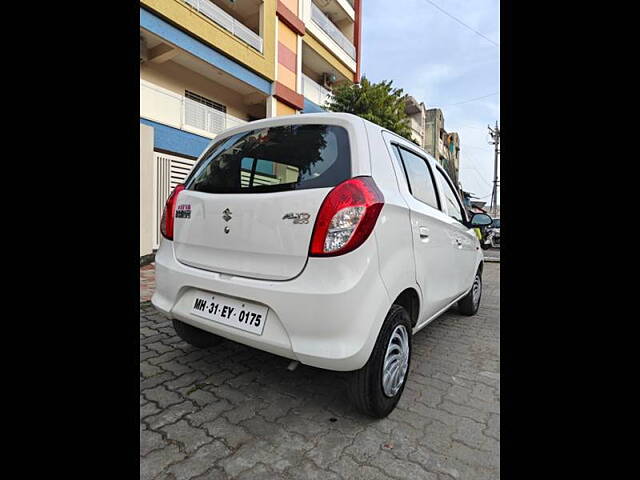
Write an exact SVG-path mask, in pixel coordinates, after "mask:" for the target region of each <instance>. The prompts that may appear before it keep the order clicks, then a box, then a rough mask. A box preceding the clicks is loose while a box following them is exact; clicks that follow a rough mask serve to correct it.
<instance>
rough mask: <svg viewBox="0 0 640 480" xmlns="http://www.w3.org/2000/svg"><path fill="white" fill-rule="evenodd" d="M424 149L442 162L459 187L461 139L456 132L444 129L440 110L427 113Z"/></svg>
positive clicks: (435, 109) (431, 110) (433, 109)
mask: <svg viewBox="0 0 640 480" xmlns="http://www.w3.org/2000/svg"><path fill="white" fill-rule="evenodd" d="M423 148H424V149H425V150H426V151H427V152H429V153H430V154H431V155H433V157H434V158H435V159H437V160H438V161H439V162H440V164H441V165H442V166H443V167H444V169H445V170H446V171H447V173H448V174H449V176H450V177H451V180H453V182H454V183H455V184H456V185H458V183H459V182H458V172H459V171H460V137H459V136H458V134H457V133H456V132H447V131H446V130H445V129H444V115H443V114H442V110H440V109H439V108H431V109H429V110H427V112H426V120H425V143H424V146H423Z"/></svg>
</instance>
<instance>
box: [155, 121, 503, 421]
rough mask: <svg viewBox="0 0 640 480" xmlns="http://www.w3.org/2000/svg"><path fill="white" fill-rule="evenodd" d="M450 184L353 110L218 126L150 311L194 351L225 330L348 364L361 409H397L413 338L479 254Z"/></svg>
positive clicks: (344, 367)
mask: <svg viewBox="0 0 640 480" xmlns="http://www.w3.org/2000/svg"><path fill="white" fill-rule="evenodd" d="M489 223H491V218H490V217H488V216H487V215H484V214H480V215H476V216H474V217H473V219H468V218H467V215H466V212H465V209H464V208H463V206H462V203H461V201H460V198H459V196H458V194H457V193H456V189H455V188H454V186H453V184H452V182H451V180H450V179H449V177H448V176H447V174H446V173H445V171H444V170H443V169H442V168H441V167H440V166H439V165H438V164H437V162H436V161H435V160H434V159H433V158H432V157H430V156H429V155H428V154H426V153H425V152H424V151H423V150H421V149H420V148H418V147H417V146H416V145H415V144H413V143H411V142H409V141H407V140H405V139H404V138H402V137H400V136H398V135H396V134H394V133H392V132H390V131H387V130H385V129H383V128H381V127H379V126H377V125H375V124H373V123H371V122H368V121H366V120H363V119H362V118H360V117H357V116H354V115H350V114H343V113H318V114H305V115H297V116H289V117H280V118H272V119H265V120H259V121H255V122H251V123H248V124H246V125H243V126H241V127H237V128H233V129H230V130H227V131H225V132H223V133H222V134H220V135H219V136H218V137H217V138H216V139H215V141H214V142H212V144H211V145H210V146H209V147H208V148H207V149H206V150H205V152H204V153H203V154H202V156H201V157H200V159H199V161H198V162H197V164H196V165H195V167H194V169H193V171H192V172H191V173H190V175H189V176H188V178H187V179H186V180H185V182H184V184H183V185H179V186H178V187H176V189H175V190H174V191H173V192H172V194H171V196H170V197H169V199H168V200H167V202H166V206H165V212H164V215H163V218H162V224H161V231H162V235H163V236H164V238H163V240H162V242H161V245H160V248H159V250H158V252H157V253H156V259H155V262H156V291H155V293H154V295H153V298H152V300H151V301H152V303H153V305H154V306H155V307H156V308H157V309H158V310H159V311H161V312H163V313H164V314H166V315H167V316H169V317H170V318H171V319H172V320H173V323H174V326H175V329H176V332H177V333H178V335H179V336H180V337H181V338H182V339H184V340H185V341H187V342H189V343H190V344H192V345H194V346H196V347H208V346H211V345H213V344H215V343H216V341H218V340H220V337H225V338H227V339H230V340H233V341H236V342H239V343H242V344H245V345H249V346H251V347H255V348H258V349H261V350H265V351H267V352H271V353H274V354H277V355H281V356H283V357H286V358H289V359H292V360H297V361H299V362H301V363H303V364H306V365H312V366H314V367H320V368H325V369H329V370H339V371H353V377H354V378H353V379H352V381H350V382H349V388H350V391H351V395H352V398H353V399H354V401H355V404H356V406H357V407H358V408H359V409H360V410H361V411H362V412H364V413H367V414H369V415H372V416H375V417H383V416H386V415H387V414H389V412H391V410H393V408H394V407H395V405H396V404H397V402H398V400H399V398H400V396H401V395H402V391H403V389H404V384H405V381H406V377H407V372H408V370H409V362H410V359H411V337H412V335H413V334H415V333H416V332H417V331H418V330H420V329H422V328H423V327H424V326H425V325H427V324H428V323H429V322H430V321H431V320H433V319H434V318H436V317H437V316H438V315H440V314H441V313H443V312H444V311H446V310H447V309H448V308H449V307H450V306H452V305H453V304H455V303H456V302H457V303H458V308H459V310H460V311H461V312H462V313H464V314H466V315H473V314H474V313H475V312H476V311H477V310H478V306H479V303H480V295H481V290H482V265H483V263H482V260H483V256H482V251H481V250H480V245H479V242H478V239H477V238H476V235H475V234H474V231H473V227H475V226H483V225H487V224H489Z"/></svg>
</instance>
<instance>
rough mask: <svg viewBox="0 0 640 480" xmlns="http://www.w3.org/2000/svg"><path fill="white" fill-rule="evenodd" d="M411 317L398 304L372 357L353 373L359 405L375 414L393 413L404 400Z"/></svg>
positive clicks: (352, 389)
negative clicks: (399, 402) (401, 398)
mask: <svg viewBox="0 0 640 480" xmlns="http://www.w3.org/2000/svg"><path fill="white" fill-rule="evenodd" d="M411 331H412V328H411V319H410V318H409V314H408V313H407V311H406V310H405V308H404V307H402V306H400V305H396V304H394V305H393V306H392V307H391V309H390V310H389V313H388V314H387V317H386V318H385V321H384V323H383V324H382V328H381V330H380V334H379V335H378V339H377V340H376V344H375V346H374V347H373V351H372V352H371V356H370V357H369V360H368V361H367V363H366V364H365V366H364V367H362V368H361V369H360V370H356V371H355V372H353V373H352V375H353V378H352V379H351V382H350V383H349V393H350V396H351V399H352V401H353V402H354V404H355V406H356V408H357V409H358V410H360V411H361V412H362V413H364V414H366V415H369V416H371V417H375V418H384V417H386V416H387V415H389V414H390V413H391V411H392V410H393V409H394V408H395V407H396V404H397V403H398V401H399V400H400V396H401V395H402V392H403V391H404V385H405V383H406V380H407V375H408V373H409V365H410V361H411Z"/></svg>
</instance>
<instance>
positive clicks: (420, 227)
mask: <svg viewBox="0 0 640 480" xmlns="http://www.w3.org/2000/svg"><path fill="white" fill-rule="evenodd" d="M387 139H388V143H387V147H388V148H390V149H391V150H392V155H393V158H394V160H395V161H396V162H397V164H398V167H399V168H398V169H397V171H398V172H403V173H404V178H399V179H398V183H399V186H400V192H401V194H402V196H403V198H404V199H405V201H406V203H407V205H408V207H409V210H410V216H411V228H412V237H413V247H414V258H415V267H416V282H417V284H418V286H419V287H420V289H421V291H422V296H423V301H422V308H421V312H420V318H419V319H418V326H420V324H421V323H423V322H425V321H427V320H428V319H429V318H431V317H432V316H433V315H434V314H436V313H437V312H439V311H440V310H442V309H443V308H444V307H446V306H447V305H448V304H449V303H451V301H452V300H453V299H454V297H455V295H456V293H457V289H458V285H457V284H456V277H455V275H454V272H453V271H452V269H451V263H452V262H453V261H454V254H455V252H454V249H453V248H452V246H451V242H450V239H449V237H448V233H447V228H448V227H447V225H448V224H449V223H450V220H451V219H450V218H449V216H448V215H447V214H445V213H444V212H443V211H442V202H441V200H440V196H439V195H438V192H437V188H436V182H435V177H434V172H433V167H432V166H431V165H430V164H429V161H428V160H427V158H426V157H425V156H424V154H423V153H421V152H420V151H419V150H417V149H416V148H415V147H412V146H411V144H409V143H408V142H403V141H401V140H399V139H397V137H391V136H388V137H387Z"/></svg>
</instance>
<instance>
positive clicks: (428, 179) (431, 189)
mask: <svg viewBox="0 0 640 480" xmlns="http://www.w3.org/2000/svg"><path fill="white" fill-rule="evenodd" d="M396 148H397V151H398V152H399V153H400V159H401V161H402V165H403V166H404V171H405V174H406V176H407V182H408V183H409V190H410V191H411V195H413V196H414V197H416V198H417V199H418V200H420V201H421V202H423V203H426V204H427V205H429V206H431V207H433V208H437V209H439V208H440V202H439V200H438V194H437V193H436V187H435V182H434V179H433V174H432V173H431V169H430V168H429V165H428V164H427V161H426V160H425V159H424V158H422V157H420V156H418V155H416V154H415V153H412V152H410V151H409V150H405V149H404V148H402V147H399V146H396Z"/></svg>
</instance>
